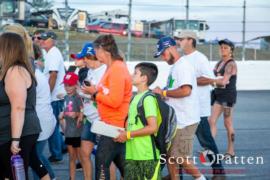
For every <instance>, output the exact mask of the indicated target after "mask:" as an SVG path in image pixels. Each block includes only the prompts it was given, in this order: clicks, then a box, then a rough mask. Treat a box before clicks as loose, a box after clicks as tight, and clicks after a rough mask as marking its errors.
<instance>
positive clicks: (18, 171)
mask: <svg viewBox="0 0 270 180" xmlns="http://www.w3.org/2000/svg"><path fill="white" fill-rule="evenodd" d="M10 160H11V167H12V174H13V179H14V180H25V171H24V164H23V159H22V157H21V156H20V155H12V156H11V159H10Z"/></svg>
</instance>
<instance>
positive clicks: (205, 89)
mask: <svg viewBox="0 0 270 180" xmlns="http://www.w3.org/2000/svg"><path fill="white" fill-rule="evenodd" d="M174 38H175V40H176V43H177V45H178V46H179V47H180V48H181V49H182V50H183V52H184V54H185V55H184V56H183V57H184V58H185V59H186V60H187V61H188V62H190V63H191V64H192V66H193V67H194V70H195V75H196V78H197V84H198V95H199V103H200V118H201V121H200V124H199V125H198V128H197V131H196V135H197V137H198V140H199V143H200V144H201V146H202V147H203V148H204V149H206V150H211V151H212V152H213V153H215V154H218V153H219V151H218V148H217V145H216V143H215V140H214V138H213V137H212V135H211V130H210V126H209V122H208V117H209V116H210V115H211V104H210V101H211V99H210V90H211V86H210V85H211V84H213V83H214V81H215V80H214V79H213V77H214V75H213V71H211V67H210V63H209V61H208V59H207V57H206V56H205V55H204V54H202V53H201V52H199V51H197V50H196V42H197V41H196V40H197V36H196V33H195V32H193V31H190V30H185V31H182V32H181V33H176V34H174ZM208 158H209V161H210V162H212V161H213V160H214V159H213V156H208ZM216 159H217V158H216ZM211 166H212V169H213V174H214V175H221V174H224V168H223V166H222V164H221V161H214V163H213V164H212V165H211Z"/></svg>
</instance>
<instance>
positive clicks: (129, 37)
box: [127, 0, 132, 61]
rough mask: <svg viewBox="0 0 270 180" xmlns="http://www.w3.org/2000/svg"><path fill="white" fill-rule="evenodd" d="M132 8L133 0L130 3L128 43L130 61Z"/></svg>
mask: <svg viewBox="0 0 270 180" xmlns="http://www.w3.org/2000/svg"><path fill="white" fill-rule="evenodd" d="M131 9H132V0H129V4H128V44H127V61H130V54H131Z"/></svg>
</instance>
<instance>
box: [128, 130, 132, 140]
mask: <svg viewBox="0 0 270 180" xmlns="http://www.w3.org/2000/svg"><path fill="white" fill-rule="evenodd" d="M127 139H131V133H130V131H127Z"/></svg>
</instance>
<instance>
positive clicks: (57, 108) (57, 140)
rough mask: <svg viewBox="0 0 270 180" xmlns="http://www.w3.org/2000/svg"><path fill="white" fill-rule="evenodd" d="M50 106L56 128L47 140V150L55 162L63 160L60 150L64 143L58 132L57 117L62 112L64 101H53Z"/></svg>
mask: <svg viewBox="0 0 270 180" xmlns="http://www.w3.org/2000/svg"><path fill="white" fill-rule="evenodd" d="M51 105H52V108H53V114H54V116H55V118H56V126H55V129H54V132H53V134H52V135H51V137H50V138H49V150H50V153H51V155H52V157H54V158H55V159H57V160H62V159H63V156H62V149H63V146H64V141H63V138H62V135H61V133H60V130H59V119H58V117H59V114H60V112H62V111H63V106H64V101H63V100H59V101H53V102H52V103H51Z"/></svg>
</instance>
